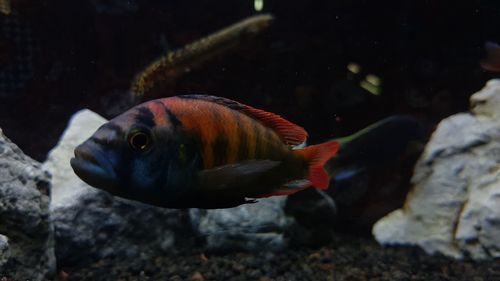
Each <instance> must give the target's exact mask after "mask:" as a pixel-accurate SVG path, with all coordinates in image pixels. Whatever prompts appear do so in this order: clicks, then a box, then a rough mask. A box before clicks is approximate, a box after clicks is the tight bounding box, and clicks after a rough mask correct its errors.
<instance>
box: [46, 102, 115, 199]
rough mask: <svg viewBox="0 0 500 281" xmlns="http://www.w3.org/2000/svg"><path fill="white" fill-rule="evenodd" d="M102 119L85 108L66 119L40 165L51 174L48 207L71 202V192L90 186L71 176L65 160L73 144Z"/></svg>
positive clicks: (68, 156)
mask: <svg viewBox="0 0 500 281" xmlns="http://www.w3.org/2000/svg"><path fill="white" fill-rule="evenodd" d="M106 121H107V120H106V119H105V118H104V117H102V116H100V115H98V114H97V113H94V112H92V111H90V110H88V109H83V110H80V111H78V112H77V113H75V114H74V115H73V117H72V118H71V120H70V121H69V124H68V127H67V129H66V131H64V134H63V135H62V137H61V139H60V140H59V143H58V144H57V146H56V147H55V148H54V149H52V150H51V151H50V152H49V154H48V157H47V160H46V161H45V162H44V163H43V168H44V169H45V170H47V171H50V173H51V174H52V193H51V202H50V207H51V208H55V207H58V206H60V205H72V204H74V202H72V201H71V200H74V199H75V198H78V196H75V195H78V194H80V193H84V192H89V191H91V190H93V189H92V188H91V187H89V186H87V185H83V184H80V183H81V180H80V179H79V178H78V177H76V176H75V174H74V173H73V171H72V170H71V167H70V166H69V162H70V160H71V158H72V157H73V156H74V153H73V151H74V149H75V147H76V146H78V145H79V144H81V143H82V142H83V141H85V140H86V139H88V138H89V137H90V136H91V135H92V134H93V133H94V132H95V131H96V130H97V128H99V127H100V126H101V125H103V124H104V123H106ZM69 187H71V188H69Z"/></svg>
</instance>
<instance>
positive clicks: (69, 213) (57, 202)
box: [44, 110, 190, 267]
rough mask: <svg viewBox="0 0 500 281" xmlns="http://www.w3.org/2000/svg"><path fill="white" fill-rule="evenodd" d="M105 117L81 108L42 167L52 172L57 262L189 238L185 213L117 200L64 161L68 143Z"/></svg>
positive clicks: (132, 253) (163, 247)
mask: <svg viewBox="0 0 500 281" xmlns="http://www.w3.org/2000/svg"><path fill="white" fill-rule="evenodd" d="M105 121H106V120H105V119H104V118H102V117H100V116H98V115H97V114H95V113H93V112H91V111H89V110H82V111H80V112H78V113H76V114H75V115H74V117H73V118H72V120H71V122H70V124H69V126H68V128H67V130H66V131H65V133H64V135H63V137H62V138H61V140H60V142H59V144H58V145H57V146H56V147H55V148H54V149H53V150H52V151H51V152H50V154H49V157H48V160H47V161H46V162H45V163H44V167H45V168H46V169H48V170H49V171H50V172H51V173H53V181H52V184H53V190H54V191H53V197H52V202H51V211H52V217H53V220H54V226H55V234H56V256H57V259H58V265H59V266H61V267H64V266H69V265H75V264H85V263H89V262H92V261H96V260H98V259H101V258H111V257H122V258H124V259H127V258H134V257H138V256H142V257H146V258H147V257H148V256H150V255H161V254H162V253H165V252H166V251H170V250H171V249H173V248H174V247H173V246H174V244H178V243H181V241H185V240H184V239H180V238H183V237H190V235H183V234H184V233H185V232H187V231H189V230H190V223H189V220H188V215H187V212H185V211H179V210H171V209H161V208H156V207H152V206H146V205H144V204H140V203H136V202H132V201H127V200H122V199H119V198H116V197H113V196H111V195H109V194H108V193H106V192H103V191H100V190H97V189H94V188H92V187H90V186H88V185H87V184H85V183H84V182H83V181H81V180H80V179H79V178H78V177H77V176H76V175H75V174H74V173H73V170H72V169H71V166H70V165H69V161H70V159H71V157H72V156H73V150H74V148H75V147H76V146H77V145H78V144H80V143H81V142H83V141H84V140H85V139H87V138H88V137H89V136H90V135H91V134H92V133H93V132H94V131H95V130H96V129H97V128H98V127H99V126H100V125H102V124H103V123H104V122H105Z"/></svg>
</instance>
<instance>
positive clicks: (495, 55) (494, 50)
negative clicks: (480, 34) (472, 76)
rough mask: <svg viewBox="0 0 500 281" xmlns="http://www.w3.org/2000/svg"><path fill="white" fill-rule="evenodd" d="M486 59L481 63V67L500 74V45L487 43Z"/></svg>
mask: <svg viewBox="0 0 500 281" xmlns="http://www.w3.org/2000/svg"><path fill="white" fill-rule="evenodd" d="M484 47H485V50H486V59H484V60H482V61H481V63H480V64H481V67H482V68H483V69H484V70H487V71H491V72H500V45H498V44H497V43H494V42H489V41H487V42H485V43H484Z"/></svg>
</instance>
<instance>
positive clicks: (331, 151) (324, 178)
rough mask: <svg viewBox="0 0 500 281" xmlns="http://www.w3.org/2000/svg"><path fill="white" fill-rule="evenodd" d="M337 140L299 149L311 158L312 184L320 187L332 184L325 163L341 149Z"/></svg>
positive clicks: (310, 172) (299, 151) (324, 187)
mask: <svg viewBox="0 0 500 281" xmlns="http://www.w3.org/2000/svg"><path fill="white" fill-rule="evenodd" d="M339 146H340V145H339V143H338V142H337V141H328V142H325V143H321V144H317V145H312V146H308V147H306V148H304V149H299V150H297V153H299V154H302V155H303V156H304V157H305V158H306V159H307V160H309V180H310V181H311V184H312V186H314V187H316V188H319V189H327V188H328V185H329V184H330V176H328V173H327V172H326V171H325V169H324V166H325V163H326V162H327V161H328V160H330V159H331V158H332V157H333V156H335V155H336V154H337V151H338V150H339Z"/></svg>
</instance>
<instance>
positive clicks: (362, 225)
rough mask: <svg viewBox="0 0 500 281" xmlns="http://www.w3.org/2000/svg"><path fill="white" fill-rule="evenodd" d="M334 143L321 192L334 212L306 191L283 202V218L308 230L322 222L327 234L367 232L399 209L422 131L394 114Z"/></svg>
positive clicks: (420, 147) (414, 122) (415, 123)
mask: <svg viewBox="0 0 500 281" xmlns="http://www.w3.org/2000/svg"><path fill="white" fill-rule="evenodd" d="M334 140H335V141H337V142H339V144H340V148H339V153H338V154H337V155H336V156H335V157H334V158H332V159H331V160H330V161H329V162H328V163H327V164H326V169H327V170H328V171H329V175H330V176H331V177H330V187H329V188H328V190H327V191H326V193H327V194H328V195H329V196H330V197H331V198H332V199H333V201H334V202H335V203H334V205H335V208H336V211H335V212H332V211H331V210H332V207H331V205H332V204H331V203H330V202H329V201H328V200H324V196H321V195H318V194H317V192H314V190H306V191H304V192H301V193H298V194H294V195H292V196H291V197H290V198H289V200H288V201H287V208H286V209H287V213H289V214H292V215H293V216H294V217H296V218H298V221H299V223H300V224H301V225H303V226H305V227H307V228H309V229H311V228H316V227H317V226H318V225H325V222H328V224H327V225H328V227H327V228H329V229H336V230H356V231H360V232H363V233H369V231H370V230H371V226H372V225H373V223H374V222H375V221H377V220H378V219H379V218H381V217H383V216H384V215H386V214H387V213H388V212H390V211H392V210H395V209H397V208H400V207H401V205H402V204H403V202H404V198H405V196H406V194H407V192H408V189H409V183H408V179H409V178H410V175H411V174H412V171H413V166H414V163H415V161H416V159H417V158H418V156H419V155H420V154H421V152H422V150H423V147H424V143H425V139H424V132H423V128H422V126H421V124H420V123H419V122H418V121H417V120H416V119H414V118H412V117H409V116H402V115H396V116H391V117H387V118H385V119H383V120H381V121H379V122H377V123H375V124H373V125H371V126H369V127H367V128H365V129H362V130H360V131H359V132H357V133H355V134H353V135H351V136H348V137H343V138H338V139H334ZM320 222H321V223H320ZM325 227H326V226H325ZM348 228H349V229H348ZM324 230H325V229H320V230H318V231H320V232H323V231H324Z"/></svg>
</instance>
